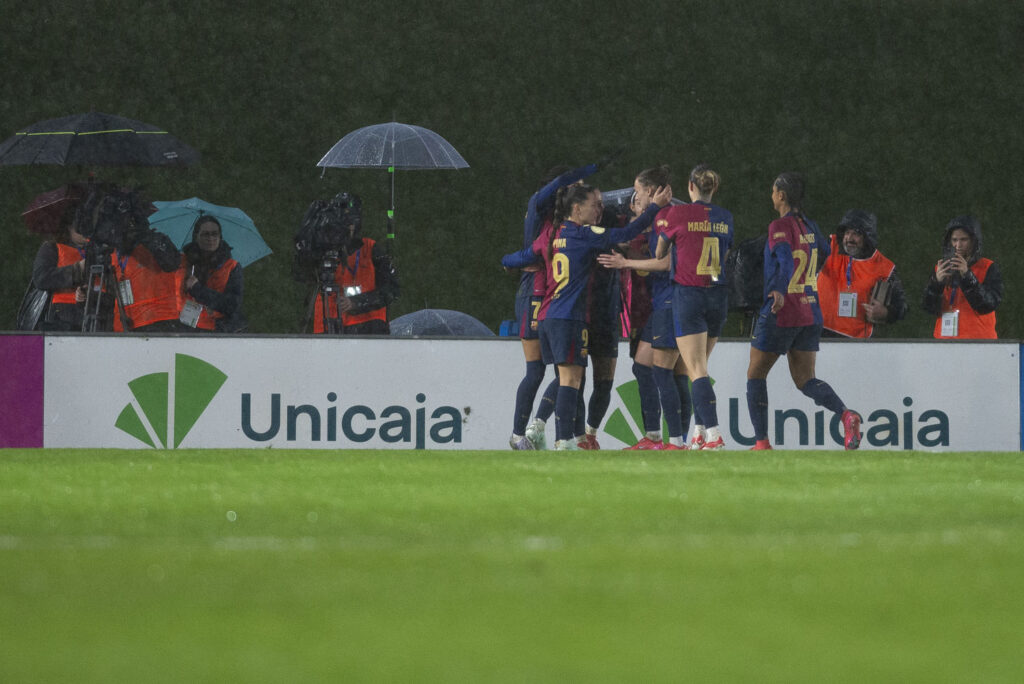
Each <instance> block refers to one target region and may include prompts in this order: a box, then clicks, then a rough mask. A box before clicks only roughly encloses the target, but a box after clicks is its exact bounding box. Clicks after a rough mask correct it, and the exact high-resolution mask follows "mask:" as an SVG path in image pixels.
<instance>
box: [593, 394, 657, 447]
mask: <svg viewBox="0 0 1024 684" xmlns="http://www.w3.org/2000/svg"><path fill="white" fill-rule="evenodd" d="M615 393H616V394H618V395H619V399H620V400H621V401H622V405H623V407H624V408H625V409H626V413H628V415H629V418H628V419H627V418H626V413H623V411H622V409H618V408H617V409H615V410H614V411H612V413H611V415H610V416H608V420H607V421H606V422H605V426H604V431H605V432H606V433H608V434H609V435H611V436H612V437H614V438H615V439H617V440H619V441H620V442H623V443H625V444H635V443H636V442H637V440H639V439H640V437H642V436H643V434H644V432H643V424H644V418H643V412H642V411H641V410H640V388H639V385H638V384H637V382H636V380H630V381H629V382H627V383H624V384H622V385H619V386H618V387H616V388H615ZM662 422H663V423H664V421H662ZM634 425H635V426H639V436H638V435H637V433H634V432H633V427H632V426H634ZM662 427H663V428H664V430H665V434H666V435H667V434H668V428H667V427H665V426H664V424H663V425H662Z"/></svg>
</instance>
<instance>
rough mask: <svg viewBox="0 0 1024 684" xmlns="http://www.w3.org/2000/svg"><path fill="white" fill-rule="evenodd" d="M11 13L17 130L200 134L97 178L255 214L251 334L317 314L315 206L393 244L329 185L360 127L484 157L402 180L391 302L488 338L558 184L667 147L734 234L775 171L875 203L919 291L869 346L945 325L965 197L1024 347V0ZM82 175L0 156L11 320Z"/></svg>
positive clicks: (7, 105) (1, 116)
mask: <svg viewBox="0 0 1024 684" xmlns="http://www.w3.org/2000/svg"><path fill="white" fill-rule="evenodd" d="M0 4H2V7H3V10H4V12H3V16H4V18H5V21H4V27H3V34H4V35H3V37H2V42H0V64H3V78H0V139H3V138H6V137H8V136H10V135H13V134H14V133H15V132H16V131H17V130H19V129H21V128H24V127H25V126H28V125H29V124H31V123H33V122H36V121H39V120H43V119H49V118H55V117H60V116H65V115H69V114H73V113H78V112H83V111H88V110H90V109H93V110H96V111H101V112H107V113H111V114H118V115H122V116H126V117H129V118H133V119H138V120H141V121H145V122H148V123H152V124H156V125H158V126H161V127H163V128H165V129H166V130H168V131H170V132H171V133H173V134H174V135H176V136H177V137H179V138H180V139H182V140H183V141H185V142H187V143H188V144H190V145H191V146H193V147H195V148H196V149H197V150H199V151H200V152H201V153H202V155H203V161H202V164H201V165H200V166H198V167H194V168H190V169H184V170H171V169H99V170H97V176H98V177H100V178H101V179H104V180H113V181H119V182H126V183H138V184H142V185H144V186H145V187H146V189H147V192H148V195H149V196H150V198H151V199H158V200H176V199H184V198H188V197H192V196H199V197H201V198H203V199H205V200H208V201H210V202H214V203H216V204H223V205H230V206H237V207H240V208H242V209H243V210H245V211H246V212H247V213H249V215H250V216H252V217H253V219H254V220H255V222H256V225H257V226H258V227H259V228H260V231H261V232H262V233H263V235H264V237H265V238H266V240H267V242H268V243H269V244H270V245H271V247H272V248H273V249H274V251H275V254H274V255H272V256H271V257H267V258H265V259H264V260H262V261H260V262H257V263H256V264H254V265H252V266H250V267H249V268H247V269H246V273H245V276H246V286H247V291H246V302H245V309H246V313H247V315H248V317H249V320H250V323H251V330H252V331H253V332H257V333H294V332H298V331H299V330H300V325H301V320H302V315H303V309H304V299H305V297H306V290H305V287H303V286H300V285H297V284H295V283H293V282H292V280H291V274H290V272H291V256H292V255H291V249H292V245H291V238H292V236H293V234H294V232H295V229H296V228H297V226H298V223H299V221H300V219H301V217H302V215H303V213H304V211H305V208H306V207H307V205H308V204H309V202H310V201H311V200H313V199H316V198H327V197H330V196H332V195H333V194H335V193H336V192H338V191H341V190H347V191H350V192H355V193H358V194H360V195H362V196H363V198H364V226H365V227H364V231H365V234H366V235H368V236H369V237H375V238H383V235H384V228H385V223H384V217H385V210H386V209H387V206H388V192H389V183H388V174H387V173H386V172H385V171H372V170H358V171H357V170H341V169H330V170H328V171H327V173H326V176H325V177H323V178H321V176H320V171H321V170H320V169H319V168H317V167H316V162H317V161H318V160H319V159H320V158H321V157H322V156H323V154H324V153H325V152H327V150H328V149H330V147H331V146H332V145H333V144H334V143H335V142H337V141H338V140H339V139H340V138H341V137H343V136H344V135H345V134H346V133H348V132H350V131H352V130H354V129H356V128H360V127H362V126H366V125H371V124H375V123H382V122H386V121H390V120H397V121H401V122H403V123H410V124H416V125H419V126H424V127H426V128H429V129H432V130H434V131H436V132H437V133H439V134H441V135H442V136H444V137H445V138H446V139H447V140H448V141H449V142H451V143H452V144H453V145H454V146H455V147H456V149H458V150H459V152H460V153H461V154H462V156H463V157H465V158H466V160H467V161H468V162H469V164H470V166H471V168H470V169H467V170H461V171H408V172H402V171H399V172H398V173H397V180H396V184H397V211H396V229H397V230H396V232H397V235H398V237H397V240H396V242H395V245H394V251H395V253H396V255H397V261H398V268H399V272H400V276H401V281H402V290H403V292H402V297H401V299H400V300H399V301H398V302H397V303H396V304H395V306H393V307H392V317H395V316H399V315H401V314H403V313H408V312H411V311H416V310H418V309H421V308H425V307H431V308H447V309H457V310H461V311H465V312H467V313H469V314H471V315H473V316H475V317H477V318H479V319H480V320H481V321H483V322H484V323H485V324H487V325H488V326H489V327H490V328H492V329H494V330H496V329H497V327H498V325H499V323H500V321H501V320H503V319H506V318H511V317H512V301H513V294H514V291H515V287H516V282H517V278H516V276H514V275H508V274H503V273H502V271H501V269H500V267H499V265H498V261H499V258H500V256H501V255H502V254H503V253H505V252H509V251H513V250H515V249H518V248H519V247H520V246H521V245H520V242H521V237H520V236H521V230H522V215H523V213H524V211H525V203H526V200H527V198H528V197H529V195H530V194H531V193H532V192H533V191H534V190H535V189H536V186H537V182H538V180H539V178H540V177H541V175H542V174H543V172H544V171H545V170H546V169H547V168H549V167H550V166H552V165H554V164H559V163H566V164H573V165H576V164H583V163H587V162H590V161H593V160H595V159H597V158H599V157H600V156H602V155H604V154H606V153H608V152H610V151H612V150H614V149H617V148H620V147H621V148H624V150H625V151H624V153H623V154H622V156H621V157H620V158H619V159H618V161H617V162H616V164H615V165H614V166H612V167H611V168H609V169H607V170H605V171H603V172H602V173H601V174H600V175H598V176H596V177H595V178H594V181H595V183H596V184H597V185H598V186H599V187H601V188H603V189H615V188H620V187H624V186H627V185H630V184H631V183H632V180H633V176H634V175H635V174H636V172H637V171H639V170H640V169H642V168H645V167H648V166H652V165H655V164H659V163H667V164H669V165H670V166H671V167H672V168H673V169H674V171H675V172H676V177H677V178H678V179H679V181H678V182H677V183H676V190H677V194H680V195H684V194H685V175H686V174H687V173H688V171H689V169H690V168H691V167H692V166H693V165H695V164H696V163H698V162H704V161H706V162H710V163H711V164H712V165H713V166H714V168H716V169H717V170H718V171H719V172H720V173H721V175H722V177H723V186H722V189H721V191H720V192H719V194H718V195H717V196H716V203H718V204H721V205H723V206H725V207H727V208H729V209H731V210H732V211H733V213H734V215H735V217H736V228H737V238H738V239H745V238H747V237H753V236H755V235H756V234H758V233H760V232H761V231H763V230H765V228H766V226H767V224H768V222H769V221H771V220H772V219H773V218H775V216H774V215H773V213H772V207H771V202H770V199H769V193H770V186H771V182H772V180H773V179H774V177H775V175H776V174H777V173H778V172H779V171H783V170H799V171H802V172H804V173H805V174H806V176H807V178H808V182H809V201H808V204H807V211H808V214H809V215H810V216H811V217H812V218H815V219H816V220H818V222H819V223H820V224H821V226H822V228H823V229H825V230H826V232H831V231H832V230H834V227H835V225H836V222H837V221H838V220H839V218H840V216H841V215H842V213H843V212H844V211H845V210H846V209H849V208H851V207H861V208H865V209H869V210H871V211H874V212H875V213H877V214H878V217H879V231H880V234H881V238H882V245H881V247H882V251H883V252H884V253H885V254H886V255H888V256H889V257H890V258H892V259H893V260H894V261H895V262H896V264H897V268H898V270H899V272H900V273H901V274H902V277H903V280H904V283H905V285H906V288H907V291H908V299H909V300H910V302H911V305H912V307H911V312H910V314H909V315H908V317H907V319H906V320H905V321H903V322H901V323H897V324H895V325H893V326H890V327H889V328H882V329H880V330H879V331H878V332H877V333H876V335H878V336H884V337H901V338H910V337H930V336H931V328H932V320H930V319H929V317H928V316H927V315H926V314H925V313H924V312H923V311H922V310H921V308H920V298H921V292H922V290H923V287H924V284H925V282H926V280H927V277H928V274H929V272H930V270H931V268H932V265H933V264H934V262H935V260H936V259H938V258H939V256H940V254H941V249H940V238H941V235H942V232H943V230H944V227H945V225H946V223H947V222H948V221H949V219H950V218H952V217H954V216H957V215H959V214H964V213H973V214H975V215H976V216H978V217H979V218H980V220H981V223H982V229H983V233H984V237H985V241H984V253H985V254H986V255H988V256H989V257H991V258H993V259H995V260H996V261H997V262H998V263H999V265H1000V267H1001V269H1002V272H1003V275H1004V278H1005V285H1006V292H1005V300H1004V303H1003V305H1002V307H1001V308H1000V309H999V312H998V314H997V315H998V321H999V323H998V331H999V335H1000V337H1008V338H1021V337H1024V330H1022V324H1021V322H1020V321H1022V317H1021V315H1020V313H1021V310H1022V306H1024V303H1022V298H1021V297H1020V296H1019V294H1020V291H1019V286H1018V284H1017V278H1016V273H1017V272H1018V271H1019V270H1020V269H1019V266H1020V260H1021V256H1020V254H1021V250H1020V249H1019V247H1020V237H1019V231H1018V228H1017V224H1018V221H1019V219H1020V217H1021V216H1022V214H1024V212H1022V209H1024V202H1022V199H1021V192H1020V182H1021V170H1022V162H1021V159H1022V154H1024V140H1022V138H1024V133H1022V128H1021V123H1020V112H1021V103H1022V101H1024V99H1022V96H1024V78H1022V69H1021V65H1022V64H1024V12H1022V10H1021V9H1020V5H1019V4H1017V3H1007V2H970V1H968V0H958V1H956V2H949V1H939V0H928V1H927V2H893V3H889V2H765V3H762V2H754V1H749V2H735V3H704V2H701V3H687V2H672V3H642V2H640V3H611V2H601V1H598V2H573V1H570V2H564V1H563V2H556V3H550V2H528V1H518V2H507V3H506V2H495V3H478V2H466V1H464V0H452V1H449V2H446V3H419V2H359V3H356V2H350V1H347V0H346V1H342V2H302V3H288V2H279V1H275V2H267V1H264V0H255V1H253V2H249V3H238V4H236V3H217V2H204V3H183V2H132V3H128V2H97V3H71V2H57V3H38V2H32V3H21V2H9V1H7V0H3V1H2V2H0ZM88 171H89V169H81V168H62V167H0V221H2V224H0V226H2V228H0V250H2V251H3V254H4V255H5V259H4V269H3V275H2V277H0V288H2V292H0V327H2V328H6V329H10V328H13V326H14V315H15V312H16V310H17V306H18V303H19V302H20V300H21V297H22V294H23V292H24V290H25V286H26V284H27V282H28V278H29V271H30V265H31V262H32V258H33V256H34V254H35V251H36V249H37V247H38V244H39V242H40V239H41V238H40V237H39V236H37V235H32V234H29V233H28V232H27V231H26V229H25V227H24V224H23V223H22V221H21V218H20V213H21V211H22V210H23V209H24V208H25V206H26V205H27V204H28V203H29V202H30V201H31V200H32V198H33V197H34V196H35V195H37V194H38V193H40V192H43V191H45V190H49V189H52V188H54V187H56V186H58V185H60V184H61V183H63V182H65V181H69V180H76V179H79V178H83V177H84V176H85V175H86V174H87V173H88ZM733 319H734V320H731V321H730V323H729V325H728V326H727V328H726V335H735V334H738V331H739V325H738V317H733Z"/></svg>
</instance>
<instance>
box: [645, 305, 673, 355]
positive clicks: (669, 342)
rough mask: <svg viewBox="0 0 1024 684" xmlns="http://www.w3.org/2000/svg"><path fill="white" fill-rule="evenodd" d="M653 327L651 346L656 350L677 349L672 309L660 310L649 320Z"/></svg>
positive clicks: (652, 314) (653, 312) (652, 313)
mask: <svg viewBox="0 0 1024 684" xmlns="http://www.w3.org/2000/svg"><path fill="white" fill-rule="evenodd" d="M647 322H648V323H649V324H650V326H651V346H652V347H654V348H655V349H675V348H676V329H675V328H676V326H675V323H674V317H673V315H672V309H658V310H657V311H652V312H651V317H650V318H649V319H647Z"/></svg>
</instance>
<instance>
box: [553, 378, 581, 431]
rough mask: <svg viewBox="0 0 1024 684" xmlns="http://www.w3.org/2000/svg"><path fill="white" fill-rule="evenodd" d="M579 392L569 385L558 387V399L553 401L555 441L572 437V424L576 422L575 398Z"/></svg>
mask: <svg viewBox="0 0 1024 684" xmlns="http://www.w3.org/2000/svg"><path fill="white" fill-rule="evenodd" d="M578 394H579V392H578V391H577V390H576V388H575V387H570V386H569V385H559V386H558V398H557V399H556V400H555V439H556V440H563V441H564V440H567V439H572V437H573V434H574V433H573V424H574V423H575V422H576V397H577V395H578Z"/></svg>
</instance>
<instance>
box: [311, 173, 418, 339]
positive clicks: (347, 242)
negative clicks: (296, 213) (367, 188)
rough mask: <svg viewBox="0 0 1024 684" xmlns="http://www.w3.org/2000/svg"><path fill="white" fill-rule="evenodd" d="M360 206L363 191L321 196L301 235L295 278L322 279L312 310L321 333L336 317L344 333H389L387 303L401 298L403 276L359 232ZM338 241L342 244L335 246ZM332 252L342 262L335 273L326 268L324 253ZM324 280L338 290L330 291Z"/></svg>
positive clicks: (375, 244) (315, 329)
mask: <svg viewBox="0 0 1024 684" xmlns="http://www.w3.org/2000/svg"><path fill="white" fill-rule="evenodd" d="M361 207H362V202H361V201H360V199H359V196H358V195H350V194H348V193H339V194H338V195H337V196H336V197H334V198H333V199H332V200H330V201H329V202H325V201H323V200H316V201H314V202H313V203H312V204H311V205H310V207H309V209H308V210H307V211H306V216H305V218H304V219H303V222H302V226H301V227H300V229H299V234H298V235H297V236H296V243H295V247H296V255H295V257H296V258H295V275H296V278H298V279H300V280H308V279H309V276H310V275H312V276H313V278H314V279H315V281H316V282H317V289H316V292H315V293H314V296H313V300H312V302H311V306H310V310H309V311H310V315H311V316H312V318H313V332H314V333H316V334H322V333H324V332H325V330H327V329H330V327H332V324H333V323H334V322H335V321H337V322H338V323H339V324H340V325H339V326H338V328H337V329H338V330H339V331H340V334H342V335H387V334H388V333H389V332H390V326H389V324H388V319H387V307H388V305H389V304H391V302H393V301H395V300H396V299H397V298H398V293H399V287H398V276H397V274H396V272H395V266H394V263H393V261H392V259H391V256H390V255H389V254H388V253H387V251H386V250H385V249H384V247H383V246H382V245H381V244H380V243H378V242H376V241H375V240H371V239H370V238H363V237H360V235H359V234H360V231H361V228H362V215H361V213H360V210H361ZM336 245H340V248H337V249H330V248H332V247H335V246H336ZM331 252H334V253H336V254H337V255H338V261H337V264H338V265H337V267H336V268H335V269H334V272H333V274H331V273H329V272H327V273H321V269H323V264H324V263H325V260H324V259H323V258H322V257H323V256H324V255H325V254H329V253H331ZM324 280H326V281H327V284H329V285H332V286H333V287H331V288H329V289H330V290H333V289H337V292H334V291H328V290H325V288H324V285H323V281H324ZM325 301H326V311H325V309H324V303H325ZM325 321H326V322H327V326H325Z"/></svg>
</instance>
